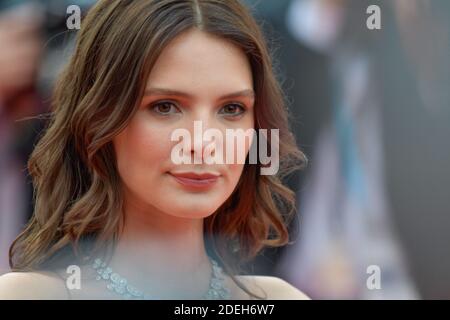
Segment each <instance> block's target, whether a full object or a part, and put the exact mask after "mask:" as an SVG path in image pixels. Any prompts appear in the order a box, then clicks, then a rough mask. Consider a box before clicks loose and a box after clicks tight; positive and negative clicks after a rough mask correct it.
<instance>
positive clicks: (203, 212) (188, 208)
mask: <svg viewBox="0 0 450 320" xmlns="http://www.w3.org/2000/svg"><path fill="white" fill-rule="evenodd" d="M218 208H219V207H218V206H211V204H209V205H205V206H202V205H199V204H198V203H197V204H195V203H192V204H191V203H182V204H180V206H178V207H177V208H173V209H172V210H169V211H168V212H173V213H172V214H173V215H175V216H177V217H182V218H192V219H202V218H207V217H209V216H210V215H212V214H213V213H214V212H215V211H216V210H217V209H218Z"/></svg>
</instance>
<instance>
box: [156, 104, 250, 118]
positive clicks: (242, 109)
mask: <svg viewBox="0 0 450 320" xmlns="http://www.w3.org/2000/svg"><path fill="white" fill-rule="evenodd" d="M165 104H169V105H171V106H173V107H175V108H176V109H178V111H179V110H180V108H179V107H178V106H177V104H176V103H175V102H172V101H158V102H155V103H153V104H151V105H150V106H149V109H150V110H151V111H153V112H155V113H156V114H158V115H160V116H163V117H166V116H169V115H170V114H171V113H170V112H169V113H164V112H159V111H157V110H156V109H157V108H158V107H160V106H161V105H165ZM228 106H237V107H238V108H240V109H241V111H240V112H239V113H237V114H226V113H221V112H219V113H220V114H225V115H226V116H228V117H231V118H237V117H238V116H241V115H243V114H244V113H245V112H246V111H247V108H246V107H245V106H243V105H242V104H241V103H237V102H233V103H228V104H226V105H224V106H223V107H222V108H221V110H222V109H224V108H225V107H228Z"/></svg>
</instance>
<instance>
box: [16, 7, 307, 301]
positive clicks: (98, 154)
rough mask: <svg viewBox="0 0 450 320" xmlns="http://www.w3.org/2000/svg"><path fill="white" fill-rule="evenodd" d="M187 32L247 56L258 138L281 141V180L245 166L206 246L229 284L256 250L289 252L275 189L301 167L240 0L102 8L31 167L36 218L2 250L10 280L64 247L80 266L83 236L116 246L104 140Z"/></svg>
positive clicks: (210, 222)
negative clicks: (261, 132)
mask: <svg viewBox="0 0 450 320" xmlns="http://www.w3.org/2000/svg"><path fill="white" fill-rule="evenodd" d="M190 28H198V29H200V30H203V31H204V32H208V33H211V34H214V35H216V36H219V37H221V38H223V39H226V40H228V41H230V42H232V43H233V44H235V45H236V46H238V47H239V48H240V49H241V50H243V52H245V54H246V56H247V57H248V60H249V62H250V64H251V68H252V73H253V78H254V89H255V93H256V99H255V120H256V121H255V122H256V127H257V128H255V129H279V141H280V144H279V155H280V170H279V171H278V174H277V175H273V176H263V175H261V174H260V169H261V165H260V164H259V163H258V164H255V165H250V164H245V167H244V170H243V173H242V175H241V178H240V180H239V182H238V185H237V186H236V189H235V191H234V193H233V194H232V195H231V196H230V197H229V198H228V199H227V201H226V202H225V203H224V204H223V205H222V206H221V207H220V208H219V209H218V210H217V211H216V212H215V213H214V214H212V215H211V216H209V217H208V218H206V219H205V223H204V233H205V236H206V237H209V238H211V239H212V248H213V250H214V252H215V254H216V255H217V257H219V260H220V261H221V262H222V264H223V265H224V267H225V270H226V271H227V272H228V273H229V274H230V275H231V276H232V273H233V272H232V271H233V270H237V269H238V267H239V263H240V262H243V261H248V260H249V259H251V258H253V257H254V256H255V255H256V254H257V253H258V252H259V251H260V250H261V249H262V248H264V247H265V246H281V245H284V244H286V243H287V242H288V241H289V236H288V230H287V222H288V220H289V219H288V217H290V216H292V214H293V212H294V209H295V194H294V193H293V192H292V191H291V190H290V189H288V188H287V187H285V186H284V185H283V184H282V179H283V177H284V176H285V175H287V174H289V173H290V172H292V171H293V170H295V169H298V168H300V167H301V166H302V165H304V164H305V162H306V158H305V156H304V155H303V153H302V152H301V151H300V150H299V149H298V148H297V146H296V143H295V139H294V137H293V135H292V133H291V132H290V130H289V127H288V112H287V110H286V108H285V104H284V99H283V94H282V91H281V88H280V86H279V84H278V82H277V80H276V77H275V74H274V72H273V70H272V61H271V57H270V54H269V52H268V49H267V47H266V44H265V42H264V37H263V35H262V33H261V31H260V29H259V27H258V25H257V23H256V22H255V21H254V19H253V17H252V16H251V14H250V12H249V11H248V10H247V8H246V7H244V6H243V5H242V4H240V3H239V1H237V0H104V1H98V2H97V4H96V5H95V6H93V7H92V8H91V10H90V11H89V12H88V14H87V16H86V17H85V19H84V20H83V22H82V28H81V30H80V31H79V34H78V35H77V36H78V38H77V44H76V48H75V52H74V54H73V56H72V58H71V60H70V62H69V63H68V65H67V66H66V67H65V69H64V70H63V71H62V73H61V74H60V76H59V78H58V80H57V82H56V85H55V89H54V92H53V97H52V112H51V117H50V120H49V122H48V126H47V128H46V130H45V132H44V134H43V136H42V137H41V139H40V140H39V142H38V144H37V145H36V147H35V149H34V151H33V153H32V155H31V157H30V159H29V163H28V168H29V172H30V175H31V176H32V179H33V185H34V188H35V209H34V214H33V217H32V218H31V220H30V222H29V223H28V225H27V226H26V228H25V229H24V231H23V232H22V233H21V234H20V235H19V236H18V237H17V239H16V240H15V241H14V242H13V244H12V246H11V248H10V265H11V268H12V269H13V270H36V269H38V268H42V267H43V266H45V264H46V263H47V262H48V261H50V260H51V259H52V257H55V256H57V255H58V253H59V252H61V251H62V250H63V249H67V248H69V251H71V252H72V253H73V254H74V256H77V255H78V254H79V252H78V249H79V247H78V244H79V243H80V240H82V239H84V238H85V237H92V238H93V239H95V242H96V243H97V244H104V243H108V242H111V241H115V240H117V238H118V233H119V229H120V225H121V223H122V219H123V214H122V206H123V195H122V194H121V192H120V190H121V188H120V185H121V181H120V177H119V175H118V172H117V168H116V159H115V154H114V150H113V148H112V139H113V137H114V136H116V135H117V134H118V133H119V132H120V131H121V130H122V129H124V128H125V127H126V126H127V123H128V121H129V120H130V118H131V117H132V116H133V114H134V112H135V111H136V109H137V108H138V106H139V105H140V102H141V100H142V97H143V94H144V89H145V88H144V87H145V83H146V79H148V76H149V74H150V71H151V69H152V66H153V65H154V63H155V61H156V59H157V58H158V56H159V54H160V53H161V51H162V50H163V49H164V47H165V46H166V45H167V44H168V43H169V42H170V41H171V40H172V39H174V38H175V37H176V36H177V35H179V34H180V33H182V32H183V31H186V30H188V29H190ZM269 131H270V130H269ZM268 142H269V150H271V149H270V139H268ZM277 151H278V149H277ZM232 277H233V276H232ZM233 280H234V281H235V282H236V283H237V284H238V285H239V286H240V287H241V288H242V286H241V284H240V283H238V282H239V281H237V280H236V279H235V278H234V277H233ZM247 292H248V291H247Z"/></svg>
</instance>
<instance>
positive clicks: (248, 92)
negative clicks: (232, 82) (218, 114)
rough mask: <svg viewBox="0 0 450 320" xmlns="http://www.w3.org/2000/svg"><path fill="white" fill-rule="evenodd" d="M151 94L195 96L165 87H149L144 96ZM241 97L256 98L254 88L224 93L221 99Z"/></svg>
mask: <svg viewBox="0 0 450 320" xmlns="http://www.w3.org/2000/svg"><path fill="white" fill-rule="evenodd" d="M151 95H168V96H180V97H185V98H192V97H193V96H192V95H191V94H189V93H186V92H182V91H178V90H172V89H165V88H148V89H146V90H145V93H144V96H151ZM239 97H249V98H255V92H254V91H253V90H252V89H245V90H241V91H237V92H233V93H228V94H226V95H223V96H221V97H220V98H219V100H224V99H232V98H239Z"/></svg>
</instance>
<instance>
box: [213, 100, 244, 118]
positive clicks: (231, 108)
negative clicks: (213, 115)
mask: <svg viewBox="0 0 450 320" xmlns="http://www.w3.org/2000/svg"><path fill="white" fill-rule="evenodd" d="M245 111H246V109H245V107H243V106H242V105H241V104H239V103H230V104H227V105H226V106H224V107H223V108H222V109H221V110H220V112H219V113H220V114H224V115H226V116H231V117H237V116H240V115H242V114H243V113H245Z"/></svg>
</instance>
